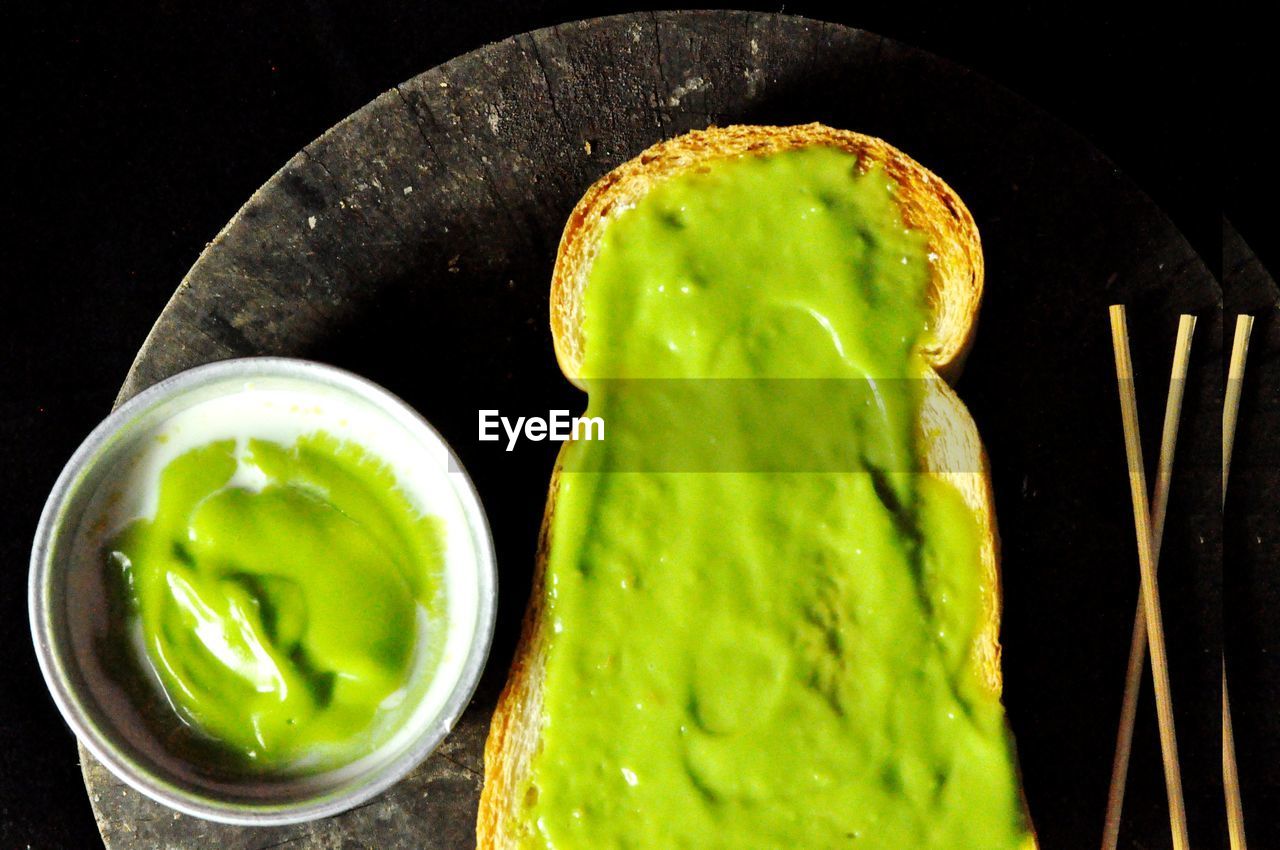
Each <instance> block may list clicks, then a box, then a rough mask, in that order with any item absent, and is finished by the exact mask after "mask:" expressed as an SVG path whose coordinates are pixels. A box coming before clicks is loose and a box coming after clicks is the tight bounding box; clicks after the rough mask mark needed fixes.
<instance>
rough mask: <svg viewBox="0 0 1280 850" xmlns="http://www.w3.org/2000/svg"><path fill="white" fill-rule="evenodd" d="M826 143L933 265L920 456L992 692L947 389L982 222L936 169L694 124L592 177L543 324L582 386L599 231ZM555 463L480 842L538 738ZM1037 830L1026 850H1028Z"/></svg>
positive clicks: (875, 146) (976, 280)
mask: <svg viewBox="0 0 1280 850" xmlns="http://www.w3.org/2000/svg"><path fill="white" fill-rule="evenodd" d="M811 145H826V146H831V147H836V148H840V149H841V150H845V151H848V152H850V153H853V154H855V155H856V156H857V157H858V158H859V161H860V163H861V164H862V165H863V167H873V166H874V167H879V168H881V169H883V171H884V172H885V173H886V174H887V175H889V176H890V177H891V178H892V179H893V180H894V181H895V182H896V183H897V185H898V188H899V194H898V199H899V202H900V204H901V207H902V212H903V217H904V220H905V223H906V224H907V225H908V226H910V227H912V228H913V229H915V230H918V231H920V232H922V233H924V234H925V235H926V236H927V238H928V241H929V247H930V251H931V260H932V263H933V276H932V283H931V286H930V290H929V295H928V298H929V304H930V306H931V307H932V309H933V313H932V315H933V320H932V322H931V330H932V339H931V341H930V342H929V344H928V345H926V346H925V347H924V349H923V352H924V355H925V358H926V360H927V362H928V363H929V365H930V366H931V367H932V369H933V371H934V372H935V373H936V375H937V376H938V378H939V380H931V381H929V388H928V390H927V391H926V393H925V400H924V407H923V410H922V416H921V435H922V447H923V450H922V455H923V464H924V467H925V468H926V469H927V470H931V474H933V475H935V476H937V477H939V478H941V479H944V480H946V481H948V482H949V483H950V484H951V485H952V486H954V487H955V488H956V490H957V491H959V493H960V494H961V495H962V497H963V498H964V500H965V502H966V504H968V505H969V506H970V508H971V509H972V510H973V512H974V516H975V518H976V519H977V520H978V523H979V526H980V528H981V531H982V547H981V557H982V564H983V575H984V580H983V585H984V587H983V590H984V610H985V614H986V621H985V626H984V628H983V630H982V632H981V634H980V635H979V637H978V639H977V640H976V641H975V644H974V649H973V651H974V656H975V659H976V661H977V663H978V665H979V669H980V670H981V671H982V676H983V680H984V682H985V683H986V685H987V686H988V687H989V688H990V690H991V692H992V693H994V694H996V695H997V696H998V695H999V694H1000V691H1001V672H1000V642H999V634H1000V581H999V560H998V558H999V536H998V534H997V531H996V526H995V510H994V503H993V499H992V492H991V478H990V473H989V469H988V465H987V457H986V452H985V451H984V449H983V447H982V442H981V440H980V438H979V435H978V431H977V427H976V426H975V425H974V422H973V419H972V418H971V417H970V415H969V412H968V410H967V409H966V408H965V406H964V404H963V402H961V401H960V399H959V397H957V396H956V394H955V392H954V391H953V390H952V389H951V387H950V386H949V385H948V383H947V382H948V381H953V380H954V379H955V378H956V377H958V375H959V372H960V369H961V368H962V367H963V364H964V358H965V356H966V354H967V353H968V350H969V347H970V345H971V344H972V341H973V335H974V331H975V329H976V325H977V318H978V309H979V306H980V303H981V300H982V286H983V259H982V247H981V242H980V240H979V236H978V228H977V225H976V224H975V223H974V220H973V217H972V215H970V213H969V210H968V208H966V207H965V205H964V202H963V201H961V200H960V198H959V196H958V195H956V193H955V192H954V191H952V189H951V188H950V187H949V186H947V185H946V183H944V182H943V181H942V180H941V179H940V178H939V177H937V176H936V175H934V174H933V173H932V172H930V171H928V170H927V169H925V168H924V167H923V166H921V165H920V164H919V163H917V162H916V161H915V160H913V159H911V158H910V157H908V156H907V155H906V154H904V153H902V152H901V151H899V150H897V149H896V148H894V147H892V146H891V145H889V144H887V143H886V142H884V141H882V140H880V139H876V138H872V137H870V136H864V135H861V134H859V133H853V132H850V131H847V130H835V129H832V128H830V127H825V126H822V125H820V124H806V125H802V126H795V127H765V126H731V127H723V128H712V129H709V130H701V131H694V132H692V133H687V134H685V135H683V136H680V137H677V138H675V139H670V140H668V141H664V142H660V143H658V144H656V145H654V146H653V147H651V148H649V149H648V150H646V151H644V152H643V153H641V154H640V155H639V156H637V157H635V158H634V159H631V160H629V161H627V162H625V163H623V164H622V165H620V166H618V167H617V168H615V169H614V170H613V171H611V172H609V173H608V174H606V175H605V176H604V177H602V178H600V180H598V181H597V182H596V183H595V184H594V185H592V186H591V188H590V189H588V190H587V192H586V194H585V195H583V197H582V199H581V200H580V201H579V202H578V204H577V206H576V207H575V208H574V210H573V212H572V214H571V215H570V217H569V221H568V223H567V224H566V225H565V230H564V235H563V236H562V238H561V241H560V250H559V253H558V254H557V256H556V264H555V270H554V272H553V274H552V281H551V330H552V337H553V340H554V342H555V350H556V358H557V360H558V361H559V363H560V368H561V371H563V372H564V374H565V376H566V377H567V378H568V379H569V380H570V381H573V382H574V383H579V373H580V368H581V366H582V361H583V347H584V340H583V337H582V294H583V289H584V288H585V286H586V282H587V277H588V272H589V270H590V267H591V263H592V261H593V260H594V258H595V255H596V252H597V250H598V248H599V245H600V241H601V238H602V236H603V233H604V230H605V228H606V227H607V226H608V224H609V223H610V221H612V219H613V218H614V217H615V216H616V215H618V214H619V213H620V212H622V211H623V210H626V209H628V208H629V207H631V206H632V205H634V204H635V203H636V202H637V201H638V200H639V199H640V198H642V197H643V196H644V194H645V193H646V192H648V191H649V189H651V188H652V187H653V186H654V185H655V184H656V183H658V182H661V181H663V180H666V179H668V178H670V177H672V176H674V175H676V174H679V173H681V172H682V171H685V170H686V169H689V168H694V167H697V166H698V165H700V164H702V163H705V162H706V161H707V160H709V159H718V158H724V157H733V156H743V155H764V154H769V153H778V152H782V151H786V150H792V149H795V148H800V147H807V146H811ZM559 474H560V467H559V464H557V467H556V472H555V474H554V475H553V477H552V481H551V486H550V491H549V494H548V500H547V509H546V513H545V515H544V519H543V526H542V534H541V539H540V542H539V547H538V558H537V562H536V565H535V569H534V577H533V590H532V594H531V596H530V600H529V607H528V609H527V611H526V614H525V619H524V626H523V629H522V633H521V637H520V642H519V644H518V646H517V648H516V655H515V660H514V662H513V663H512V667H511V672H510V674H509V677H508V680H507V684H506V687H505V688H504V690H503V692H502V695H501V697H500V698H499V701H498V706H497V709H496V710H495V712H494V716H493V721H492V726H491V727H490V731H489V739H488V741H487V743H486V746H485V785H484V790H483V792H482V794H481V798H480V813H479V817H478V820H477V825H476V839H477V847H478V848H480V850H513V848H515V847H516V846H517V842H518V836H516V835H514V834H512V832H511V824H513V823H514V822H515V815H516V813H517V807H518V806H519V805H520V802H521V801H520V800H519V799H518V798H519V795H520V791H521V789H522V788H523V787H525V782H524V780H525V778H526V777H527V776H528V774H529V770H530V769H531V766H532V761H533V758H534V756H535V754H536V753H537V749H538V746H539V732H540V726H541V695H540V691H539V687H540V684H541V680H542V674H543V671H544V670H545V661H546V659H545V641H544V640H543V634H542V629H543V623H542V617H541V612H542V607H543V598H544V593H545V587H544V575H545V569H546V555H547V552H548V550H549V548H550V544H551V540H550V527H551V518H552V516H553V514H554V510H555V501H556V493H557V490H558V486H559ZM1035 847H1036V842H1035V839H1034V837H1032V838H1029V839H1028V842H1027V850H1034V848H1035Z"/></svg>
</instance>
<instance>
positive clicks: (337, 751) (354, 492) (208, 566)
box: [106, 432, 444, 772]
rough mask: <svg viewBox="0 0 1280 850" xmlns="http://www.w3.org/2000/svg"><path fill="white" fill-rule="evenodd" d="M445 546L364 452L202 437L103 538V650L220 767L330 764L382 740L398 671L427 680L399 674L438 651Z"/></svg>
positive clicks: (177, 741)
mask: <svg viewBox="0 0 1280 850" xmlns="http://www.w3.org/2000/svg"><path fill="white" fill-rule="evenodd" d="M238 470H239V471H240V475H239V477H237V471H238ZM246 470H247V471H248V475H247V476H246V475H245V471H246ZM246 477H247V478H250V479H253V486H240V485H239V483H238V482H240V481H242V480H244V479H245V478H246ZM442 557H443V528H442V526H441V525H440V523H439V521H438V520H437V519H435V518H433V517H430V516H423V515H421V514H420V513H419V512H418V511H417V510H416V509H415V508H414V507H413V506H412V505H411V504H410V502H409V501H408V499H407V498H406V497H405V496H404V494H403V493H402V492H401V491H400V490H399V489H398V488H397V485H396V479H395V477H394V475H393V474H392V473H391V471H390V470H389V469H388V468H387V467H386V466H385V465H384V464H383V463H382V462H380V461H379V460H378V459H377V458H375V457H373V456H372V455H370V454H368V453H366V452H365V451H364V450H363V449H361V448H360V447H359V446H356V445H354V444H351V443H344V442H339V441H338V440H336V439H334V438H333V437H331V436H329V435H327V434H325V433H323V432H318V433H315V434H311V435H308V436H305V437H302V438H300V439H299V440H298V441H297V442H296V443H294V444H293V445H291V446H284V445H280V444H277V443H272V442H267V441H264V440H256V439H251V440H248V441H247V442H245V443H244V444H241V445H238V444H237V442H236V441H235V440H222V441H217V442H213V443H209V444H208V445H205V446H202V447H199V448H195V449H192V450H190V451H187V452H185V453H184V454H182V455H180V456H178V457H177V458H175V459H174V460H173V461H171V462H170V463H169V464H168V465H167V466H166V467H165V468H164V470H163V471H162V472H161V474H160V485H159V493H158V504H157V508H156V511H155V515H154V516H153V517H152V518H149V519H143V520H138V521H135V522H134V523H132V524H131V525H130V526H128V527H127V528H126V529H125V530H124V531H122V532H121V533H120V534H118V535H117V536H116V537H115V538H114V539H113V540H112V541H111V542H110V544H109V545H108V547H107V558H106V563H107V578H108V580H109V584H110V586H112V587H113V588H115V589H116V591H117V592H116V594H115V600H116V607H117V610H116V612H115V616H114V617H113V621H112V631H111V634H110V636H109V637H110V640H109V646H108V650H109V653H110V654H111V656H112V657H114V658H115V659H116V664H115V667H116V669H117V670H119V671H121V672H122V673H123V674H124V679H125V681H126V683H127V684H128V685H129V686H130V690H131V692H132V693H133V695H134V697H135V698H136V699H139V700H141V701H142V702H144V703H145V704H149V706H150V708H149V709H148V715H149V716H148V719H149V721H150V722H151V723H153V724H155V725H158V726H160V727H162V728H167V729H168V732H169V734H170V735H171V737H172V740H173V744H174V747H175V749H178V750H186V751H189V752H194V753H197V754H199V755H200V756H201V759H200V760H201V761H202V762H212V763H213V764H214V765H215V766H218V767H221V768H222V769H224V770H225V769H231V770H245V769H248V770H250V771H253V772H281V771H298V770H305V769H322V768H325V767H330V766H334V765H336V764H340V763H343V762H347V761H350V760H352V759H354V758H357V757H359V756H360V755H364V754H367V753H368V752H369V751H370V750H371V749H372V748H373V747H375V746H377V744H378V743H380V742H381V741H382V740H384V739H385V737H386V736H387V735H388V734H389V733H390V731H391V729H390V727H391V726H393V725H394V718H395V716H396V714H397V712H396V708H397V707H400V706H403V705H412V703H413V699H412V698H411V696H412V695H411V694H410V693H409V691H410V689H411V679H417V678H421V679H429V676H428V677H414V676H412V675H411V674H412V673H413V670H414V668H415V666H417V667H418V668H421V667H422V666H428V667H429V666H431V665H434V663H435V661H436V660H438V654H439V650H440V642H441V640H442V639H443V634H444V630H443V628H441V627H440V624H441V623H442V622H443V617H444V596H443V590H442V576H441V570H442V563H443V562H442ZM420 616H425V622H426V623H428V624H430V628H427V629H424V628H422V627H421V626H420V624H419V617H420ZM138 635H140V636H141V646H142V651H141V652H139V651H138V649H137V643H138V641H137V636H138ZM148 680H150V681H148ZM156 680H158V683H159V685H160V688H161V689H162V690H163V701H161V700H160V699H159V698H158V697H157V695H156V688H155V687H154V683H155V681H156ZM418 687H419V688H421V687H425V685H421V684H420V685H418ZM164 703H167V704H168V706H171V708H168V710H165V708H166V707H167V706H165V705H164ZM175 710H176V715H177V716H176V717H174V712H175ZM178 721H180V722H178Z"/></svg>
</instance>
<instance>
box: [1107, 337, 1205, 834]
mask: <svg viewBox="0 0 1280 850" xmlns="http://www.w3.org/2000/svg"><path fill="white" fill-rule="evenodd" d="M1195 329H1196V317H1195V316H1191V315H1185V314H1184V315H1183V316H1182V317H1181V318H1180V319H1179V321H1178V340H1177V343H1176V345H1175V346H1174V349H1173V368H1172V369H1171V370H1170V373H1169V394H1168V396H1167V398H1166V401H1165V406H1164V429H1163V431H1162V433H1161V437H1160V466H1159V472H1158V473H1157V475H1156V485H1155V492H1154V494H1153V496H1152V513H1151V565H1152V569H1153V570H1155V569H1157V568H1158V567H1159V565H1160V548H1161V542H1162V541H1163V539H1164V520H1165V513H1166V511H1167V509H1168V506H1169V487H1170V484H1171V482H1172V480H1173V457H1174V453H1175V450H1176V449H1177V445H1178V424H1179V422H1180V421H1181V419H1182V395H1183V389H1184V388H1185V386H1186V381H1187V370H1188V367H1189V365H1190V360H1191V340H1192V335H1193V334H1194V333H1195ZM1146 661H1147V612H1146V607H1145V606H1144V604H1143V598H1142V596H1141V594H1139V597H1138V603H1137V611H1136V612H1135V613H1134V615H1133V634H1132V636H1131V638H1130V641H1129V666H1128V668H1127V669H1126V671H1125V680H1124V699H1123V700H1122V702H1121V704H1120V727H1119V730H1118V731H1117V732H1116V753H1115V760H1114V761H1113V762H1112V765H1111V788H1110V791H1109V793H1108V795H1107V815H1106V820H1105V821H1104V826H1103V832H1102V850H1116V845H1117V843H1118V842H1119V839H1120V814H1121V811H1122V810H1123V808H1124V792H1125V784H1126V782H1127V781H1128V776H1129V756H1130V754H1131V753H1132V751H1133V727H1134V723H1135V721H1136V720H1137V715H1138V694H1139V692H1140V690H1141V689H1142V672H1143V669H1144V668H1145V665H1146Z"/></svg>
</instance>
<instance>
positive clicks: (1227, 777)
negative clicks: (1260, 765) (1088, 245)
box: [1222, 316, 1253, 850]
mask: <svg viewBox="0 0 1280 850" xmlns="http://www.w3.org/2000/svg"><path fill="white" fill-rule="evenodd" d="M1252 333H1253V316H1237V317H1236V336H1235V340H1234V341H1233V342H1232V345H1231V365H1230V366H1229V367H1228V368H1227V395H1226V399H1225V404H1224V405H1223V408H1222V506H1223V508H1226V505H1227V477H1228V476H1229V475H1230V473H1231V452H1232V450H1233V449H1234V448H1235V442H1236V419H1237V418H1238V417H1239V414H1240V393H1241V390H1242V389H1243V386H1244V363H1245V359H1246V358H1247V357H1248V356H1249V336H1250V334H1252ZM1222 789H1223V792H1224V794H1225V796H1226V799H1227V833H1228V835H1229V837H1230V840H1231V850H1245V846H1246V845H1245V837H1244V805H1243V803H1242V802H1241V800H1240V773H1239V770H1238V768H1237V766H1236V742H1235V735H1234V733H1233V732H1232V728H1231V698H1230V697H1229V696H1228V695H1227V659H1226V654H1225V653H1224V654H1223V658H1222Z"/></svg>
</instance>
